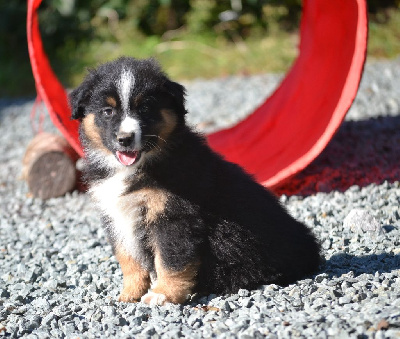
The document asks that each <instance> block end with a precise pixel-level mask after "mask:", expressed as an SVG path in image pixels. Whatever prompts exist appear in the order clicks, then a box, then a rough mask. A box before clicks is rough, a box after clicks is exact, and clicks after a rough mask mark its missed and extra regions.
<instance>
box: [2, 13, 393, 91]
mask: <svg viewBox="0 0 400 339" xmlns="http://www.w3.org/2000/svg"><path fill="white" fill-rule="evenodd" d="M389 14H390V18H389V20H387V21H386V22H385V23H379V22H380V21H383V20H381V18H379V17H377V18H375V20H374V21H371V22H370V24H369V41H368V58H370V59H378V58H394V57H397V56H399V55H400V11H399V10H395V9H392V10H391V11H390V13H389ZM173 33H174V36H172V37H171V36H170V37H169V39H162V38H160V37H155V36H153V37H148V38H144V37H143V36H140V35H139V34H137V33H136V34H135V33H132V32H130V30H129V27H125V26H124V25H121V26H120V28H119V31H116V32H114V34H115V35H114V37H113V38H111V39H109V40H108V41H107V42H102V41H100V40H92V41H90V42H86V43H81V44H79V45H76V44H75V43H73V42H72V41H67V42H65V44H64V46H63V48H61V49H60V50H58V51H57V52H55V53H54V52H53V53H50V60H51V63H52V65H53V68H54V71H55V73H56V74H57V76H58V77H59V78H60V79H61V81H62V83H63V84H64V85H65V86H66V87H70V88H71V87H74V86H76V85H77V84H78V83H79V82H80V81H81V80H82V78H83V76H84V75H85V73H86V69H87V68H88V67H95V66H96V65H98V64H100V63H102V62H105V61H109V60H112V59H114V58H116V57H118V56H121V55H129V56H134V57H137V58H145V57H150V56H152V57H155V58H156V59H157V60H159V62H160V63H161V65H162V67H163V68H164V69H165V70H166V72H167V73H168V74H169V75H170V76H171V77H172V78H174V79H176V80H178V81H179V80H188V79H194V78H198V77H201V78H213V77H222V76H226V75H232V74H259V73H266V72H285V71H287V70H288V69H289V67H290V66H291V64H292V63H293V61H294V59H295V58H296V56H297V46H298V35H297V34H296V33H288V32H285V31H281V30H276V29H274V30H271V33H270V34H268V35H264V36H263V35H260V34H255V35H254V36H252V37H250V38H248V39H246V40H245V41H243V40H240V39H238V38H236V39H235V42H228V40H227V39H225V38H222V37H218V36H216V35H212V34H202V35H191V34H188V33H186V32H185V31H177V32H173ZM0 62H1V64H2V71H1V72H0V97H1V96H21V95H31V94H34V92H35V88H34V82H33V79H32V73H31V70H30V65H29V61H28V60H27V59H24V60H18V59H17V60H9V59H6V60H2V56H1V55H0Z"/></svg>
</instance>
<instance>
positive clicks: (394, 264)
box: [319, 253, 400, 278]
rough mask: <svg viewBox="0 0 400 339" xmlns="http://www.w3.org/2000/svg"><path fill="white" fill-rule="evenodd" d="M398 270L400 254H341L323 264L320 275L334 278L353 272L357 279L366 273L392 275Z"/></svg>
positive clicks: (399, 267)
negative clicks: (323, 274)
mask: <svg viewBox="0 0 400 339" xmlns="http://www.w3.org/2000/svg"><path fill="white" fill-rule="evenodd" d="M397 269H400V254H390V253H381V254H369V255H363V256H355V255H351V254H347V253H339V254H335V255H333V256H332V257H331V258H330V259H329V260H327V261H326V262H325V263H324V264H323V266H322V269H321V270H320V271H319V274H321V273H326V274H327V275H328V277H329V278H332V277H340V276H341V275H343V274H347V273H349V272H353V273H354V276H355V277H356V276H359V275H361V274H364V273H366V274H375V273H376V272H379V273H390V272H392V271H393V270H397Z"/></svg>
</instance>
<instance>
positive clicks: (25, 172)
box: [22, 133, 79, 199]
mask: <svg viewBox="0 0 400 339" xmlns="http://www.w3.org/2000/svg"><path fill="white" fill-rule="evenodd" d="M78 158H79V156H78V154H77V153H76V152H75V151H74V149H73V148H72V147H71V146H70V145H69V144H68V142H67V141H66V140H65V139H64V137H62V136H60V135H57V134H50V133H39V134H37V135H36V136H35V138H34V139H33V140H32V141H31V142H30V143H29V145H28V147H27V149H26V152H25V156H24V158H23V161H22V177H23V178H24V179H25V180H26V181H27V183H28V187H29V191H30V192H31V193H32V195H33V196H34V197H37V198H41V199H49V198H55V197H59V196H62V195H64V194H65V193H67V192H70V191H71V190H72V189H73V188H74V187H75V185H76V180H77V174H76V166H75V163H76V161H77V160H78Z"/></svg>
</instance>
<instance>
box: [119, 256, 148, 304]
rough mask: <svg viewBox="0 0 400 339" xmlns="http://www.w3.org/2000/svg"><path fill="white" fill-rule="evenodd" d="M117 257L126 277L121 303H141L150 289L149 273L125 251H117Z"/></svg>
mask: <svg viewBox="0 0 400 339" xmlns="http://www.w3.org/2000/svg"><path fill="white" fill-rule="evenodd" d="M115 256H116V257H117V260H118V262H119V264H120V265H121V269H122V274H123V277H124V282H123V284H124V285H123V289H122V292H121V294H120V296H119V301H122V302H129V303H131V302H136V301H139V300H140V298H141V296H142V295H144V294H145V293H146V292H147V291H148V289H149V288H150V275H149V272H147V271H146V270H145V269H144V268H143V267H142V266H141V265H140V264H139V263H138V262H137V261H136V260H135V259H133V258H132V257H131V256H129V255H128V254H126V253H125V252H124V251H117V252H116V254H115Z"/></svg>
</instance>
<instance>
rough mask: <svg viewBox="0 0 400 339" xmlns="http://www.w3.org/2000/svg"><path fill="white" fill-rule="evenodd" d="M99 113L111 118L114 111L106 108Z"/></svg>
mask: <svg viewBox="0 0 400 339" xmlns="http://www.w3.org/2000/svg"><path fill="white" fill-rule="evenodd" d="M101 113H103V115H104V116H106V117H111V116H113V115H114V110H113V109H112V108H109V107H107V108H103V109H102V110H101Z"/></svg>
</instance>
